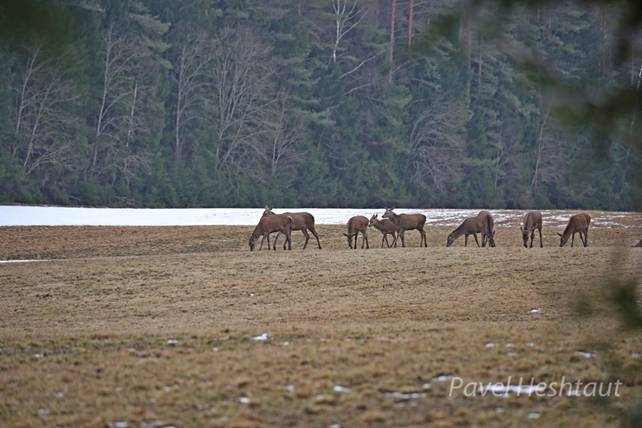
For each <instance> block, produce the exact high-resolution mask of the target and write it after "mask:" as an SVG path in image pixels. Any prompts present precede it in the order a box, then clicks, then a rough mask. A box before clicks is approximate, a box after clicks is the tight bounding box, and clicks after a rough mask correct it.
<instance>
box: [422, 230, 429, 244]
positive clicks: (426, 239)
mask: <svg viewBox="0 0 642 428" xmlns="http://www.w3.org/2000/svg"><path fill="white" fill-rule="evenodd" d="M421 234H422V235H423V236H424V248H428V236H427V235H426V229H424V228H423V227H422V228H421Z"/></svg>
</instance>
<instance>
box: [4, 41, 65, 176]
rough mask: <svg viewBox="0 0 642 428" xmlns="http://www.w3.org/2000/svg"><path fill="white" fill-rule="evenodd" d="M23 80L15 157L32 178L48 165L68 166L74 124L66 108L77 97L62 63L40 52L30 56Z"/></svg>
mask: <svg viewBox="0 0 642 428" xmlns="http://www.w3.org/2000/svg"><path fill="white" fill-rule="evenodd" d="M21 76H22V78H21V79H20V82H19V83H18V85H17V87H16V88H15V91H16V92H17V94H18V97H17V98H16V117H15V124H14V133H15V141H14V147H13V148H12V151H13V155H14V157H16V156H19V158H20V162H21V163H22V167H23V170H24V173H25V174H27V175H30V174H31V173H33V172H34V171H35V170H36V169H38V168H39V167H41V166H43V165H46V164H66V163H67V162H68V161H69V159H70V158H71V157H73V155H74V154H73V152H72V150H71V139H72V132H71V129H72V126H73V125H74V124H75V120H74V119H73V118H72V117H71V116H70V115H69V114H68V113H67V111H66V108H65V107H66V106H67V105H68V104H69V103H71V102H73V101H74V100H75V99H76V98H77V97H76V96H75V95H74V91H73V89H72V85H71V82H70V79H69V78H68V77H67V76H66V73H65V70H64V68H63V67H62V66H61V63H54V61H53V60H52V59H50V58H47V57H46V56H45V55H44V54H43V52H42V50H41V49H40V48H34V49H32V50H31V51H30V52H29V53H28V55H27V61H26V63H25V66H24V70H23V72H22V73H21Z"/></svg>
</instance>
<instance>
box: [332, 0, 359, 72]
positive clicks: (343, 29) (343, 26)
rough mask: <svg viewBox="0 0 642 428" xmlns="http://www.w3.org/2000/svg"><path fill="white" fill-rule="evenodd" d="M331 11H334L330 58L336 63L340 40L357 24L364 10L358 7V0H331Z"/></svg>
mask: <svg viewBox="0 0 642 428" xmlns="http://www.w3.org/2000/svg"><path fill="white" fill-rule="evenodd" d="M332 11H333V13H334V40H333V43H332V54H331V56H330V59H331V60H332V62H333V63H336V62H337V53H338V52H339V49H340V45H341V42H342V40H343V39H344V38H345V37H346V36H347V35H348V33H350V31H352V30H354V29H355V28H356V27H357V25H359V23H360V22H361V20H362V19H363V17H364V16H365V11H361V10H360V9H359V0H353V1H352V2H350V1H349V0H332Z"/></svg>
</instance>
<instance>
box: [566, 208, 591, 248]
mask: <svg viewBox="0 0 642 428" xmlns="http://www.w3.org/2000/svg"><path fill="white" fill-rule="evenodd" d="M590 225H591V216H590V215H588V214H586V213H579V214H575V215H574V216H572V217H571V218H570V219H569V220H568V224H567V225H566V229H564V233H558V235H559V236H560V247H563V246H564V245H566V243H567V242H568V238H571V247H572V246H573V244H574V243H575V234H576V233H579V234H580V239H581V240H582V244H584V246H585V247H588V230H589V226H590Z"/></svg>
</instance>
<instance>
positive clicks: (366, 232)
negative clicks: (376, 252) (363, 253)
mask: <svg viewBox="0 0 642 428" xmlns="http://www.w3.org/2000/svg"><path fill="white" fill-rule="evenodd" d="M362 234H363V239H365V240H366V249H368V250H369V249H370V244H369V243H368V231H367V230H366V231H365V232H362Z"/></svg>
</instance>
